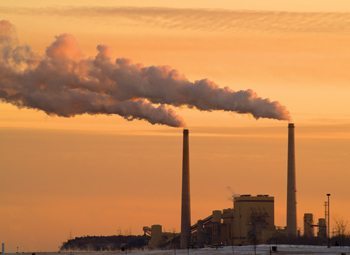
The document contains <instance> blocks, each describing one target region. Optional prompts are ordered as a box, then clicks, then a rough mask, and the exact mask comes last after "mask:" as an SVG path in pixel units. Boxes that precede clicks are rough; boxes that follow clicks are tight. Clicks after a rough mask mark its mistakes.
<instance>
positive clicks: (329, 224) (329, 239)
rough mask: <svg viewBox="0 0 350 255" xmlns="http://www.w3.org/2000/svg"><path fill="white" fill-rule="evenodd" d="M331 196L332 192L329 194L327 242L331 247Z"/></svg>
mask: <svg viewBox="0 0 350 255" xmlns="http://www.w3.org/2000/svg"><path fill="white" fill-rule="evenodd" d="M330 196H331V194H329V193H328V194H327V207H328V208H327V209H328V213H327V225H328V226H327V232H328V233H327V237H328V239H327V240H328V242H327V247H328V248H330V247H331V227H330V226H331V223H330V210H329V197H330Z"/></svg>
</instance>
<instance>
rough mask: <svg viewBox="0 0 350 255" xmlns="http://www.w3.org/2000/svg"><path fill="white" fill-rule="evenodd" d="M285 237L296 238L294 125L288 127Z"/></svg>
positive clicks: (290, 124)
mask: <svg viewBox="0 0 350 255" xmlns="http://www.w3.org/2000/svg"><path fill="white" fill-rule="evenodd" d="M287 178H288V179H287V235H288V237H291V238H293V237H296V236H297V199H296V182H295V146H294V124H293V123H289V125H288V177H287Z"/></svg>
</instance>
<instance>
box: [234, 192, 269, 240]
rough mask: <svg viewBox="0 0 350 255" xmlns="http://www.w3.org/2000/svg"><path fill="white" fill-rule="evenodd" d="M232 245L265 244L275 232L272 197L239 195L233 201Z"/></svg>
mask: <svg viewBox="0 0 350 255" xmlns="http://www.w3.org/2000/svg"><path fill="white" fill-rule="evenodd" d="M234 219H235V220H234V227H233V229H234V231H233V232H234V236H233V240H234V244H236V245H237V244H238V245H239V244H247V243H250V242H252V239H253V236H255V237H256V239H257V242H266V241H267V240H268V239H269V238H271V237H272V235H273V233H274V230H275V224H274V222H275V217H274V197H270V196H268V195H258V196H251V195H241V196H239V197H236V198H235V199H234Z"/></svg>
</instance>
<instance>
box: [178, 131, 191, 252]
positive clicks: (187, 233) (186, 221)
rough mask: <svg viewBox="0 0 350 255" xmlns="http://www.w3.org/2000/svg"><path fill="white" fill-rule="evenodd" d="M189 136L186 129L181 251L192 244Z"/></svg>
mask: <svg viewBox="0 0 350 255" xmlns="http://www.w3.org/2000/svg"><path fill="white" fill-rule="evenodd" d="M188 136H189V131H188V129H184V131H183V154H182V155H183V158H182V199H181V235H180V247H181V249H187V248H189V246H190V244H191V204H190V159H189V157H190V156H189V137H188Z"/></svg>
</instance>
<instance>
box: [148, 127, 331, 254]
mask: <svg viewBox="0 0 350 255" xmlns="http://www.w3.org/2000/svg"><path fill="white" fill-rule="evenodd" d="M294 129H295V127H294V124H293V123H289V124H288V162H287V208H286V210H287V219H286V222H287V224H286V227H283V228H279V227H276V226H275V217H274V205H275V200H274V197H273V196H270V195H266V194H261V195H250V194H246V195H237V196H234V197H233V205H232V206H233V207H232V208H225V209H222V210H214V211H212V214H211V215H209V216H207V217H206V218H203V219H196V220H195V221H191V203H190V201H191V200H190V156H189V153H190V149H189V130H187V129H185V130H184V131H183V161H182V197H181V232H180V233H170V232H163V231H162V226H161V225H152V226H151V227H144V228H143V230H144V233H145V235H147V236H149V237H150V241H149V243H148V246H149V248H151V249H152V248H153V249H155V248H171V247H179V248H181V249H187V248H190V247H199V248H200V247H215V246H224V245H246V244H257V243H267V242H269V241H271V240H272V239H273V238H276V237H278V236H282V237H284V238H287V239H289V240H293V239H295V238H298V237H300V236H301V233H300V231H298V227H297V196H296V172H295V171H296V169H295V136H294V133H295V130H294ZM328 198H329V194H328ZM327 208H328V210H327ZM325 209H326V210H325V218H320V219H318V222H317V224H315V223H314V217H313V214H311V213H305V214H304V227H303V236H304V237H305V238H319V239H320V240H327V237H329V233H327V229H329V225H328V226H327V224H329V201H328V207H327V202H326V207H325ZM327 216H328V219H327ZM314 228H317V237H315V231H314Z"/></svg>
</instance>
